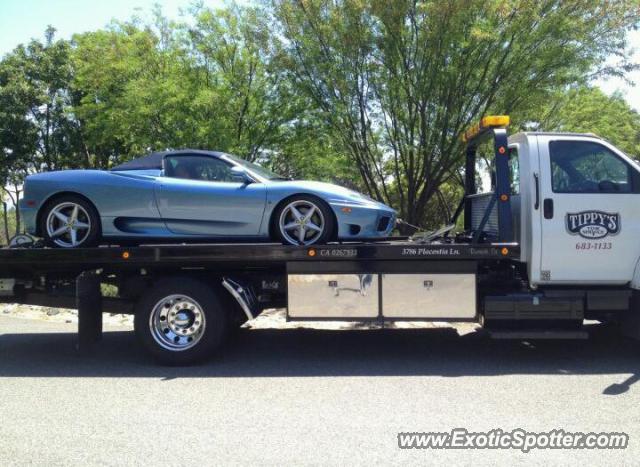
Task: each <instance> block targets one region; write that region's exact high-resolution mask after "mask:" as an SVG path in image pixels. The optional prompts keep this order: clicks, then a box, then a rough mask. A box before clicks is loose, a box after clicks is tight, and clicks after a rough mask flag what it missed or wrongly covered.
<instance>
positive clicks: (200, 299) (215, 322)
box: [134, 277, 228, 365]
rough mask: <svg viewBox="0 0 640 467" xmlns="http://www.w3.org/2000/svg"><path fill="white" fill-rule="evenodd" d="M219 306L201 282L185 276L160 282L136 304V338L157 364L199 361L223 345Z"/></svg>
mask: <svg viewBox="0 0 640 467" xmlns="http://www.w3.org/2000/svg"><path fill="white" fill-rule="evenodd" d="M222 303H223V302H222V301H221V300H220V299H219V298H218V296H217V295H216V293H215V291H214V289H213V288H212V287H210V286H208V285H206V284H204V283H203V282H200V281H198V280H195V279H192V278H189V277H174V278H167V279H162V280H160V281H158V282H157V283H156V284H155V285H154V286H153V287H152V288H150V289H149V290H148V291H147V292H146V293H145V294H144V295H143V296H142V298H141V299H140V301H139V302H138V306H137V309H136V315H135V319H134V327H135V332H136V335H137V336H138V338H139V340H140V341H141V342H142V344H143V346H144V347H145V348H146V349H147V351H149V353H151V355H153V356H154V357H155V358H156V359H157V360H158V361H160V362H161V363H164V364H167V365H188V364H191V363H196V362H199V361H202V360H203V359H205V358H208V357H209V356H211V355H212V354H213V353H214V351H215V350H216V349H217V348H219V347H220V346H221V345H222V343H223V342H224V338H225V335H226V333H227V330H228V324H227V312H226V310H225V309H224V307H223V305H222Z"/></svg>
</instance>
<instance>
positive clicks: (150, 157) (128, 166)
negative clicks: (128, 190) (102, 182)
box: [111, 149, 223, 171]
mask: <svg viewBox="0 0 640 467" xmlns="http://www.w3.org/2000/svg"><path fill="white" fill-rule="evenodd" d="M178 154H199V155H207V156H213V157H219V156H221V155H222V154H223V153H221V152H217V151H203V150H202V149H178V150H172V151H160V152H152V153H151V154H147V155H146V156H142V157H138V158H137V159H133V160H131V161H129V162H125V163H124V164H120V165H117V166H115V167H113V168H112V169H111V170H114V171H120V170H146V169H162V160H163V159H164V158H165V156H168V155H178Z"/></svg>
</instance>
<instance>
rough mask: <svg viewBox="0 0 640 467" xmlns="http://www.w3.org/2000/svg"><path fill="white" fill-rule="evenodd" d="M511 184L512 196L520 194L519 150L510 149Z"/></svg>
mask: <svg viewBox="0 0 640 467" xmlns="http://www.w3.org/2000/svg"><path fill="white" fill-rule="evenodd" d="M509 182H510V183H511V194H512V195H519V194H520V159H518V148H516V147H513V148H509Z"/></svg>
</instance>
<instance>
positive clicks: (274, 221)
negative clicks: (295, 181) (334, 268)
mask: <svg viewBox="0 0 640 467" xmlns="http://www.w3.org/2000/svg"><path fill="white" fill-rule="evenodd" d="M296 201H306V202H309V203H313V204H314V205H315V206H316V207H317V208H318V210H319V211H320V212H321V213H322V217H323V219H324V229H323V232H322V234H321V235H320V236H319V237H318V238H317V239H316V240H314V241H313V243H308V244H305V245H307V246H308V245H322V244H325V243H327V242H329V241H331V240H333V239H334V237H335V230H336V221H335V217H334V214H333V211H332V210H331V208H330V207H329V206H328V205H327V203H326V202H324V201H323V200H321V199H320V198H318V197H316V196H312V195H296V196H292V197H290V198H287V199H286V200H284V201H282V202H281V203H280V205H279V206H278V207H277V208H276V209H275V210H274V212H273V214H272V216H271V236H272V239H273V240H275V241H278V242H281V243H283V244H285V245H301V243H292V242H291V241H289V240H288V239H287V238H286V236H285V235H284V234H283V232H282V230H281V228H280V218H281V216H282V213H283V211H284V210H285V209H287V206H289V205H290V204H291V203H294V202H296Z"/></svg>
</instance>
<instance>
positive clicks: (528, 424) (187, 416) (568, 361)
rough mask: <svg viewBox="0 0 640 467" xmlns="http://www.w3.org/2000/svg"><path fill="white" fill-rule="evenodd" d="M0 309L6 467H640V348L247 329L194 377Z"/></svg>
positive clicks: (611, 340) (1, 455) (111, 341)
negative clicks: (539, 443) (539, 442)
mask: <svg viewBox="0 0 640 467" xmlns="http://www.w3.org/2000/svg"><path fill="white" fill-rule="evenodd" d="M73 332H74V326H73V325H71V324H60V323H47V322H40V321H34V320H24V319H17V318H9V317H5V316H0V415H1V423H0V464H1V465H3V466H4V465H13V464H15V465H24V464H36V465H47V466H51V465H123V464H128V465H142V464H144V465H186V464H192V463H193V464H196V463H198V464H202V465H228V464H244V465H247V464H254V465H255V464H261V465H265V464H267V465H289V464H293V465H305V464H323V465H327V464H373V463H375V464H382V465H388V464H392V463H393V464H401V463H402V464H421V465H424V464H444V463H447V464H461V463H464V464H470V463H473V464H475V465H491V464H496V463H501V464H502V463H507V462H509V463H512V464H521V463H527V464H557V463H562V464H565V465H578V464H582V465H606V464H616V465H625V464H635V465H637V463H638V459H639V458H640V456H639V454H640V384H637V382H638V379H639V378H640V373H639V365H640V358H639V357H640V346H639V345H637V344H635V343H632V342H629V341H621V340H619V339H617V338H615V337H614V336H613V335H612V334H611V333H609V332H607V331H606V330H602V331H600V332H596V333H595V336H594V338H593V339H592V340H590V341H586V342H585V341H570V342H541V343H534V344H526V343H521V342H504V341H490V340H487V339H486V338H485V337H483V336H482V335H479V334H469V335H466V336H463V337H459V336H458V335H457V334H456V333H455V331H454V330H451V329H424V330H414V329H408V330H375V331H326V330H325V331H318V330H299V329H287V330H270V329H266V330H243V331H241V333H240V335H239V336H237V338H236V339H235V340H234V341H233V342H232V343H230V345H229V346H228V347H227V349H226V350H225V351H224V353H223V354H221V355H219V356H218V357H217V358H215V359H213V360H211V361H210V362H209V363H208V364H205V365H202V366H197V367H190V368H166V367H160V366H157V365H156V364H155V363H154V362H153V361H151V360H150V359H149V358H148V357H146V356H145V355H144V354H141V353H140V352H139V349H138V346H137V343H136V341H135V339H134V336H133V334H132V333H131V332H107V333H105V336H104V339H103V341H102V342H101V343H100V345H99V346H98V347H97V348H96V350H95V351H94V352H93V353H92V354H91V355H88V356H78V355H76V353H75V352H74V348H73V340H74V335H73ZM456 427H464V428H467V429H469V430H471V431H479V430H489V429H492V428H502V429H505V430H510V429H513V428H516V427H521V428H524V429H527V430H532V431H533V430H538V431H549V430H552V429H554V428H563V429H565V430H568V431H597V432H599V431H618V432H619V431H625V432H627V433H628V434H629V435H630V443H629V447H628V448H627V449H626V450H618V451H565V450H553V451H552V450H544V451H543V450H539V451H533V452H530V453H527V454H525V453H522V452H519V451H497V450H474V451H472V450H456V451H444V450H419V451H406V450H400V449H399V448H398V446H397V433H398V432H400V431H448V430H450V429H452V428H456Z"/></svg>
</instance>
